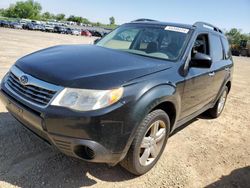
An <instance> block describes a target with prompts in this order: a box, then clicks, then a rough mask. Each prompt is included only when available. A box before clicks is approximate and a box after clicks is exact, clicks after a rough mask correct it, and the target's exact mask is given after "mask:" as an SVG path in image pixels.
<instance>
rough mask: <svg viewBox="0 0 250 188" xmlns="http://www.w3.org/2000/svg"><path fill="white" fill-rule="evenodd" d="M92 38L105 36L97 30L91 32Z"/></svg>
mask: <svg viewBox="0 0 250 188" xmlns="http://www.w3.org/2000/svg"><path fill="white" fill-rule="evenodd" d="M90 32H91V34H92V36H94V37H102V36H103V35H102V34H101V32H99V31H96V30H90Z"/></svg>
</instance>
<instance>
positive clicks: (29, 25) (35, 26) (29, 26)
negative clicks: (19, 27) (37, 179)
mask: <svg viewBox="0 0 250 188" xmlns="http://www.w3.org/2000/svg"><path fill="white" fill-rule="evenodd" d="M39 28H40V25H39V24H35V23H31V22H30V23H27V24H25V25H23V29H28V30H39Z"/></svg>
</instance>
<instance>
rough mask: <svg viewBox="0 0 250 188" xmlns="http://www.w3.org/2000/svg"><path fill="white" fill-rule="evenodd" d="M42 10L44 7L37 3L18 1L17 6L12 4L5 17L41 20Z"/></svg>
mask: <svg viewBox="0 0 250 188" xmlns="http://www.w3.org/2000/svg"><path fill="white" fill-rule="evenodd" d="M41 10H42V6H41V5H40V3H38V2H36V1H33V0H27V1H18V2H16V4H11V5H10V6H9V8H7V9H6V10H5V11H4V14H3V16H6V17H13V18H29V19H37V18H39V15H40V12H41Z"/></svg>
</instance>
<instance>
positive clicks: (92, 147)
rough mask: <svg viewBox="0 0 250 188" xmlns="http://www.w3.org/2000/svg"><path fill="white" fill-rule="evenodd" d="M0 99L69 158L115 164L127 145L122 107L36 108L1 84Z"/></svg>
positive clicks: (127, 125)
mask: <svg viewBox="0 0 250 188" xmlns="http://www.w3.org/2000/svg"><path fill="white" fill-rule="evenodd" d="M0 99H1V100H2V102H3V103H4V105H5V106H6V108H7V110H8V111H9V112H10V113H11V114H12V115H13V116H14V117H15V118H16V119H17V120H18V121H19V122H21V123H22V125H24V126H25V127H26V128H28V129H29V130H31V131H32V132H34V133H35V134H36V135H38V136H39V137H40V138H42V139H44V140H46V141H47V142H49V143H50V144H52V145H55V146H56V147H57V148H58V149H59V150H60V151H61V152H63V153H65V154H67V155H69V156H73V157H76V158H80V159H83V160H87V161H91V162H100V163H111V164H116V163H118V162H119V161H120V160H122V159H123V157H124V156H125V154H126V151H127V150H128V146H129V145H130V144H129V143H130V141H129V140H130V139H131V134H132V131H133V127H131V125H133V124H131V122H129V121H126V119H127V120H128V119H129V117H128V114H129V113H128V109H127V108H126V107H125V106H123V105H122V104H117V105H116V106H113V107H112V109H108V110H104V111H98V112H88V113H79V112H75V111H72V110H69V109H66V108H61V107H54V106H48V107H47V108H45V109H37V108H33V106H32V105H29V104H27V103H25V102H24V101H21V100H19V99H18V100H17V99H16V98H15V97H14V96H13V95H12V94H11V92H9V91H8V90H7V89H6V88H4V84H2V88H1V87H0Z"/></svg>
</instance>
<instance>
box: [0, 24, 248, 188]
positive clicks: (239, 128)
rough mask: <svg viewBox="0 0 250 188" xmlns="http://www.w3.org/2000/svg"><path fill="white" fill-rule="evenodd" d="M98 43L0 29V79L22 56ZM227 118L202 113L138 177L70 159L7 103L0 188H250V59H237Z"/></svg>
mask: <svg viewBox="0 0 250 188" xmlns="http://www.w3.org/2000/svg"><path fill="white" fill-rule="evenodd" d="M91 41H93V38H85V37H77V36H68V35H60V34H52V33H41V32H33V31H20V30H10V29H3V28H0V78H1V77H2V76H3V74H4V73H6V71H7V70H8V69H9V67H10V66H11V65H12V64H13V63H14V62H15V61H16V60H17V59H18V58H20V57H21V56H23V55H25V54H28V53H30V52H33V51H35V50H38V49H41V48H45V47H48V46H52V45H57V44H72V43H80V44H83V43H90V42H91ZM234 62H235V69H234V80H233V86H232V90H231V93H230V95H229V98H228V101H227V104H226V108H225V110H224V112H223V114H222V116H221V117H220V118H218V119H215V120H214V119H208V118H206V117H204V116H200V117H198V118H196V119H194V120H193V121H192V122H190V123H188V124H187V125H186V126H185V128H183V129H181V130H179V131H178V132H177V133H176V134H174V135H173V136H172V137H171V138H170V139H169V142H168V144H167V147H166V149H165V151H164V153H163V155H162V157H161V159H160V160H159V162H158V164H157V165H156V166H155V167H154V168H153V169H152V170H151V171H150V172H149V173H147V174H145V175H143V176H140V177H135V176H133V175H131V174H129V173H127V172H126V171H125V170H123V169H122V168H121V167H120V166H119V165H118V166H115V167H113V168H109V167H108V166H107V165H105V164H92V163H86V162H83V161H79V160H75V159H72V158H69V157H67V156H64V155H63V154H61V153H59V152H57V151H55V150H54V149H52V148H51V147H49V146H47V145H46V144H45V143H44V142H43V141H41V140H40V139H39V138H37V137H36V136H34V135H33V134H32V133H30V132H29V131H27V130H25V129H24V128H23V127H22V126H20V124H19V123H18V122H17V121H16V120H15V119H14V118H13V117H12V116H11V115H10V114H9V113H8V112H7V111H6V109H5V107H4V106H3V105H2V103H1V102H0V187H1V188H2V187H8V188H9V187H32V188H33V187H84V186H93V187H102V188H105V187H130V188H132V187H190V188H195V187H208V188H212V187H225V188H228V187H242V188H247V187H250V87H249V86H250V77H249V75H250V58H244V57H234Z"/></svg>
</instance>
